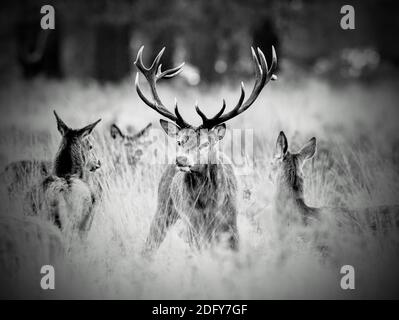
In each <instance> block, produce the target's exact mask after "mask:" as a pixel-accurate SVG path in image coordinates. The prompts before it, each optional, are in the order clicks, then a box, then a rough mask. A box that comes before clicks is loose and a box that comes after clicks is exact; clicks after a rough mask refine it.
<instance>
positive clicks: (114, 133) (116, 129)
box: [110, 123, 125, 140]
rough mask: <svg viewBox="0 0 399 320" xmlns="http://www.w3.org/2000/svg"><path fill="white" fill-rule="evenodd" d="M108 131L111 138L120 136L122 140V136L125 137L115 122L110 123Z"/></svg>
mask: <svg viewBox="0 0 399 320" xmlns="http://www.w3.org/2000/svg"><path fill="white" fill-rule="evenodd" d="M110 133H111V137H112V138H113V139H117V138H121V139H122V140H123V138H125V135H124V134H123V133H122V131H121V129H119V127H118V126H117V125H116V124H115V123H113V124H112V125H111V130H110Z"/></svg>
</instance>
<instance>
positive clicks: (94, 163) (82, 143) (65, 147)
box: [54, 111, 101, 175]
mask: <svg viewBox="0 0 399 320" xmlns="http://www.w3.org/2000/svg"><path fill="white" fill-rule="evenodd" d="M54 115H55V118H56V121H57V129H58V131H59V132H60V134H61V136H62V141H61V147H60V150H59V154H58V158H57V160H58V162H59V164H58V167H59V170H61V171H62V173H61V172H60V175H62V174H66V173H70V172H68V171H73V170H74V168H76V167H80V168H84V169H86V170H88V171H91V172H94V171H96V170H97V169H99V168H100V167H101V161H100V160H99V159H98V157H97V154H96V152H95V150H94V144H93V142H94V141H93V137H92V136H91V134H92V132H93V129H94V127H95V126H96V125H97V124H98V123H99V122H100V121H101V119H99V120H97V121H95V122H93V123H91V124H89V125H87V126H85V127H83V128H81V129H71V128H70V127H69V126H67V125H66V124H65V122H64V121H62V120H61V118H60V117H59V116H58V114H57V113H56V112H55V111H54Z"/></svg>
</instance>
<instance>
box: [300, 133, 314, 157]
mask: <svg viewBox="0 0 399 320" xmlns="http://www.w3.org/2000/svg"><path fill="white" fill-rule="evenodd" d="M315 153H316V138H315V137H313V138H312V139H310V140H309V141H308V142H307V143H306V144H305V145H304V146H303V147H302V148H301V150H299V152H298V155H299V157H300V159H301V160H302V161H305V160H308V159H311V158H312V157H313V156H314V155H315Z"/></svg>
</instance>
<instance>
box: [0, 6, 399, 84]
mask: <svg viewBox="0 0 399 320" xmlns="http://www.w3.org/2000/svg"><path fill="white" fill-rule="evenodd" d="M2 3H3V9H2V10H1V13H0V15H1V16H0V18H1V19H0V21H1V22H0V41H1V43H2V48H3V50H2V52H1V53H0V68H1V70H2V75H3V76H4V74H8V73H10V72H11V73H12V72H14V73H18V74H22V75H23V76H24V77H26V78H30V77H34V76H36V75H39V74H45V75H47V76H49V77H80V78H87V77H90V78H95V79H97V80H99V81H119V80H122V79H123V78H125V77H127V76H129V75H130V74H131V70H132V68H133V63H132V62H133V59H134V57H135V54H136V52H137V50H138V48H139V47H140V46H141V45H145V46H146V50H145V55H144V56H145V60H146V61H145V62H146V63H150V61H151V60H152V59H153V58H154V57H155V55H156V53H157V52H158V51H159V50H160V49H161V48H162V47H163V46H166V47H167V50H166V51H165V54H164V57H163V65H164V67H165V68H167V67H170V66H172V65H174V64H175V63H178V62H180V61H186V62H188V63H189V64H190V65H191V66H193V68H195V69H196V70H198V72H199V74H200V76H201V80H203V81H204V82H207V83H209V82H214V81H219V80H223V79H228V78H234V77H235V76H238V75H239V76H242V75H246V74H250V73H251V72H252V69H251V62H250V50H249V47H250V46H251V45H254V46H258V47H260V48H261V49H262V50H263V51H264V52H265V54H266V56H267V58H268V61H270V55H271V46H272V45H274V46H275V47H276V50H277V52H278V56H279V59H280V61H281V58H283V61H286V62H287V63H285V64H284V63H283V64H280V65H279V66H280V67H281V68H283V69H285V70H286V71H290V70H296V68H297V67H300V68H302V69H304V70H309V71H315V72H321V73H323V72H324V73H328V72H329V71H331V72H335V73H336V72H337V70H340V68H342V69H343V70H351V69H350V68H355V69H354V73H353V74H356V72H359V71H356V70H357V69H356V68H358V69H359V68H366V69H367V68H369V69H373V68H374V69H373V70H375V69H376V68H377V66H379V65H380V63H381V62H384V63H385V62H386V63H387V64H389V65H390V66H393V65H394V66H398V65H399V48H398V44H397V41H395V40H396V39H395V37H396V31H397V30H398V29H399V23H398V20H397V19H396V17H395V16H394V14H393V13H394V12H395V11H394V8H395V2H394V1H388V0H382V1H377V0H362V1H360V0H354V1H351V5H353V6H354V8H355V12H356V29H355V30H342V29H341V28H340V19H341V16H342V15H341V14H340V8H341V6H342V5H343V4H344V3H342V2H341V1H337V0H326V1H316V0H307V1H305V0H302V1H301V0H279V1H278V0H268V1H267V0H246V1H241V0H229V1H222V0H206V1H204V0H168V1H160V0H87V1H78V0H68V1H66V0H52V1H51V0H30V1H23V0H19V1H15V0H14V1H10V0H6V1H2ZM45 4H50V5H52V6H53V7H54V9H55V13H56V17H55V19H56V22H55V25H56V28H55V30H41V28H40V19H41V18H42V14H40V8H41V6H42V5H45ZM345 50H346V51H345ZM359 60H361V61H363V63H359ZM358 75H359V74H358Z"/></svg>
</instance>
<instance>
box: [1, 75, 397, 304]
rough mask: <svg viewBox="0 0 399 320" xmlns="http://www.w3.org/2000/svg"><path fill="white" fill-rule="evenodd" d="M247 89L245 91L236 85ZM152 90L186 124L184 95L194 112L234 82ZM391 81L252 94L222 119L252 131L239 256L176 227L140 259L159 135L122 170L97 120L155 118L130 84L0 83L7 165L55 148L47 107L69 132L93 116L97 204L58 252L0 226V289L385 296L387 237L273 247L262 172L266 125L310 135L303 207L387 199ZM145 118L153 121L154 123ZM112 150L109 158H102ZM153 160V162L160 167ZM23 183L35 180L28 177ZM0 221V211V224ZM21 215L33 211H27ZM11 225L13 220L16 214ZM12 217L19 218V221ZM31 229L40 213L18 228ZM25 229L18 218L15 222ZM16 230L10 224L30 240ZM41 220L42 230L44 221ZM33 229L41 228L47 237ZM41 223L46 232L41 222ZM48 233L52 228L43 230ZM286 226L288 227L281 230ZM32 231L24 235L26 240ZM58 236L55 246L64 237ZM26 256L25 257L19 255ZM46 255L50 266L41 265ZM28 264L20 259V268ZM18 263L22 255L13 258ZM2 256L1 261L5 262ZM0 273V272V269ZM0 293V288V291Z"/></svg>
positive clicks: (213, 106)
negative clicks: (198, 246) (326, 246)
mask: <svg viewBox="0 0 399 320" xmlns="http://www.w3.org/2000/svg"><path fill="white" fill-rule="evenodd" d="M247 87H248V88H249V87H250V86H249V85H248V86H247ZM160 94H161V95H162V97H164V100H165V102H166V104H167V105H170V106H172V105H173V101H174V97H175V96H177V97H178V101H179V105H180V106H181V107H180V108H181V111H182V113H183V116H185V118H187V119H188V120H191V121H192V122H196V123H199V119H198V117H197V116H196V114H195V112H194V107H193V106H194V101H195V100H196V99H198V102H199V104H200V106H202V109H203V110H205V112H207V113H208V114H212V113H215V112H216V111H217V110H218V108H220V107H221V101H222V98H226V101H227V105H228V106H232V105H233V104H234V103H235V102H236V99H237V98H238V95H239V90H238V88H232V87H229V86H220V87H213V88H210V89H209V88H208V89H205V88H202V89H195V88H194V89H193V88H191V89H188V88H185V87H184V86H182V85H180V84H178V83H175V84H173V85H170V86H168V85H166V84H165V85H163V86H161V90H160ZM396 101H397V88H396V87H395V85H394V84H392V83H386V84H380V85H378V86H377V85H373V86H369V87H364V86H362V85H359V84H351V85H350V84H349V85H346V86H343V87H340V88H334V87H331V86H330V85H328V84H327V83H324V82H322V81H318V80H314V79H307V80H302V81H301V82H299V83H290V82H288V81H286V80H285V79H284V77H282V78H281V79H279V81H277V82H274V83H271V84H269V85H268V87H267V88H266V89H265V90H264V92H263V93H262V95H261V97H260V98H259V100H258V101H257V102H256V103H255V105H254V106H253V107H251V108H250V109H249V110H248V111H247V112H245V113H244V114H243V115H241V116H240V117H239V118H236V119H234V120H233V121H231V123H229V124H228V125H229V127H230V128H245V129H253V130H254V134H255V136H254V153H253V155H249V160H250V161H251V162H252V161H253V163H254V167H253V170H252V171H250V172H249V173H248V174H246V175H239V176H238V181H239V187H240V190H239V199H238V212H239V216H238V228H239V233H240V250H239V252H238V253H236V254H232V253H229V252H224V251H221V250H217V249H215V250H212V251H206V252H193V251H192V250H191V249H190V248H189V246H188V245H187V243H186V242H185V240H184V225H183V224H182V223H178V224H177V225H176V226H175V227H174V228H173V229H172V230H171V231H170V232H169V233H168V235H167V237H166V239H165V241H164V242H163V244H162V246H161V248H160V249H159V250H158V252H157V253H156V254H155V256H154V257H153V259H152V260H146V259H144V258H143V257H142V256H141V255H140V251H141V249H142V248H143V245H144V241H145V238H146V236H147V232H148V230H149V225H150V222H151V219H152V216H153V214H154V213H155V208H156V203H157V185H158V181H159V178H160V175H161V174H162V170H163V168H164V165H163V164H162V163H160V164H150V163H152V162H153V161H152V162H151V160H153V159H154V157H159V158H161V157H162V155H163V154H164V152H165V145H164V141H165V137H164V135H162V134H159V135H157V137H158V139H157V140H156V141H155V142H154V143H153V144H152V145H151V146H149V147H148V148H145V149H143V151H144V155H143V156H142V158H141V162H140V163H139V164H138V165H137V166H136V168H135V170H132V169H131V167H130V166H129V164H128V162H127V161H126V157H125V156H124V154H123V153H124V152H125V149H124V148H122V147H121V146H120V145H118V144H117V143H115V141H113V140H111V138H110V136H109V124H110V123H111V122H117V123H118V124H120V125H121V126H122V127H125V128H126V127H128V126H132V127H133V128H135V129H136V130H138V129H140V128H141V127H144V126H145V124H146V123H147V122H149V121H154V123H157V120H158V115H157V114H155V113H154V112H153V111H152V110H149V108H147V107H145V106H144V105H143V103H141V102H140V101H139V100H138V97H137V95H136V93H135V91H134V88H133V85H132V81H130V80H129V81H127V82H126V83H124V84H121V85H119V86H111V85H104V86H100V85H98V84H96V83H94V82H87V83H82V82H76V81H72V80H71V81H64V82H54V81H47V80H43V79H38V80H35V81H34V82H26V83H21V82H16V83H10V84H8V85H7V86H6V87H4V88H3V89H2V90H1V91H0V105H1V108H2V114H3V117H2V118H1V120H0V122H1V134H0V150H1V153H0V165H1V167H2V168H3V167H4V166H5V165H6V164H7V163H9V162H11V161H15V160H20V159H44V160H49V159H52V157H53V156H54V154H55V152H56V150H57V145H58V142H59V139H60V137H59V135H58V132H57V130H56V124H55V120H54V119H53V115H52V112H51V111H52V110H53V109H55V110H57V112H58V113H59V114H60V116H61V117H62V118H63V119H64V120H65V122H66V123H68V124H69V125H71V126H72V127H81V126H82V125H85V124H87V123H89V122H90V121H93V120H96V119H97V118H98V117H102V118H103V122H102V123H101V125H100V126H99V127H98V128H96V131H97V134H96V139H97V144H96V148H97V152H98V153H99V157H100V158H101V160H102V163H103V167H102V168H101V171H100V172H99V173H98V179H99V181H100V183H101V185H102V187H103V191H104V192H103V199H102V201H101V203H100V204H99V205H98V207H97V209H96V212H95V217H94V221H93V225H92V229H91V231H90V233H89V235H88V238H87V240H85V241H84V242H78V241H75V242H73V243H64V244H63V246H65V247H66V248H68V249H67V251H66V252H65V254H63V255H57V256H56V258H54V257H51V258H50V253H48V246H49V245H50V242H51V241H50V240H48V241H46V240H44V241H43V239H46V237H44V238H43V237H40V236H37V239H36V238H35V236H33V240H32V236H30V238H29V239H31V240H29V241H28V240H27V239H26V238H24V237H22V236H21V233H20V232H17V231H15V229H18V228H21V227H18V228H16V227H15V224H14V223H12V222H5V224H6V225H7V223H9V224H10V226H11V227H10V226H8V225H7V227H6V228H5V230H7V231H4V232H3V233H2V234H0V239H1V240H0V241H3V243H5V242H4V241H5V240H4V239H6V240H7V241H9V242H10V241H11V243H15V244H17V250H14V251H13V252H16V253H15V254H14V253H11V251H10V250H11V249H10V250H7V247H5V248H6V249H4V250H2V251H0V253H1V255H2V257H1V259H2V260H1V261H3V262H4V263H5V265H6V266H9V265H8V264H7V263H8V262H9V261H11V260H12V259H10V258H11V257H12V255H14V256H15V255H16V256H17V257H18V259H19V260H20V263H19V264H18V266H15V265H12V267H11V271H10V270H9V271H8V273H7V274H6V276H5V279H6V282H7V286H6V287H3V289H2V295H3V296H13V297H29V298H31V297H39V298H133V299H135V298H137V299H140V298H167V299H175V298H176V299H177V298H189V299H190V298H196V299H199V298H201V299H208V298H211V299H212V298H223V299H229V298H237V299H247V298H248V299H251V298H255V299H258V298H375V297H377V298H383V297H396V298H397V297H398V295H399V292H398V291H399V287H398V274H397V270H398V269H397V267H398V261H399V256H398V255H399V250H398V249H399V243H398V240H399V237H398V234H397V231H396V230H391V231H390V232H388V233H387V234H382V233H378V232H377V233H376V234H373V233H371V232H368V233H367V232H366V233H364V234H362V235H356V234H350V233H344V232H342V231H339V230H337V231H333V232H332V236H331V238H330V246H331V247H332V249H333V252H334V255H333V257H331V258H330V259H325V258H323V257H322V256H321V255H320V254H319V253H318V251H317V250H314V248H312V246H311V244H310V243H308V242H306V241H302V240H301V239H300V238H298V237H295V236H293V237H290V239H289V241H288V242H286V243H280V242H279V239H278V237H277V235H276V230H275V226H274V222H273V214H274V211H273V205H272V194H273V185H272V184H271V183H270V181H269V179H268V165H269V159H270V157H271V156H272V152H273V147H274V144H275V141H276V139H277V135H278V133H279V131H280V130H284V131H285V133H286V134H287V137H288V140H289V141H290V142H291V145H290V147H291V148H293V149H294V150H295V149H297V148H298V147H299V146H300V145H301V144H302V143H304V142H305V141H307V140H308V139H309V138H310V137H312V136H316V137H317V138H318V153H317V154H316V156H315V158H314V159H313V160H312V162H310V163H308V164H307V165H306V166H305V197H306V201H307V203H308V204H309V205H314V206H322V205H323V206H349V207H363V206H374V205H379V204H395V203H397V202H398V200H397V195H398V191H399V179H398V178H399V172H398V165H397V164H398V157H399V139H398V134H397V120H398V111H397V106H396V104H397V103H396ZM156 126H158V124H156ZM120 154H121V155H122V157H120V159H119V160H120V161H119V162H118V165H117V166H116V165H115V156H116V155H120ZM160 162H161V161H160ZM2 179H3V180H2V183H1V194H0V196H1V204H2V205H1V213H0V217H6V218H4V220H5V221H6V220H10V219H9V217H10V216H12V217H16V218H17V219H19V220H21V219H22V220H23V219H24V218H23V216H22V212H23V210H22V207H23V204H24V192H26V191H27V190H28V189H29V184H28V185H25V186H22V187H21V188H20V189H21V190H19V191H13V192H11V193H10V192H9V191H8V190H7V188H6V187H7V183H9V182H10V181H8V182H5V181H7V178H6V177H4V176H3V177H2ZM29 181H30V184H34V183H37V181H38V176H37V175H34V174H33V175H32V177H30V178H29ZM2 219H3V218H2ZM33 219H34V218H33ZM23 221H24V220H23ZM24 223H25V222H24ZM32 223H35V224H38V225H44V224H45V223H44V222H43V221H37V220H36V221H35V222H32ZM28 225H29V223H28ZM29 228H32V227H26V228H25V229H24V228H22V229H24V230H25V231H24V232H26V233H28V234H31V233H30V231H29ZM49 228H50V227H49ZM45 229H46V228H43V231H41V232H43V233H45V234H47V231H46V230H45ZM53 231H54V230H53ZM54 232H55V231H54ZM293 234H295V230H293ZM35 239H36V240H35ZM64 242H65V240H64ZM32 252H34V253H36V252H37V254H34V255H31V254H29V255H28V254H27V253H32ZM53 258H54V259H55V260H54V259H53ZM32 259H33V262H34V263H32ZM51 259H53V260H54V261H53V263H54V265H55V272H56V290H54V291H43V290H41V289H40V286H39V283H40V274H39V272H40V269H39V267H38V266H40V265H42V264H47V263H48V261H50V260H51ZM25 260H27V261H28V260H29V261H30V262H31V263H24V261H25ZM10 263H11V262H10ZM345 264H350V265H353V266H354V267H355V271H356V289H355V290H353V291H344V290H342V289H341V288H340V285H339V284H340V279H341V276H342V275H341V274H340V272H339V271H340V267H341V266H342V265H345ZM2 275H4V273H2ZM5 288H7V289H5Z"/></svg>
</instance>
